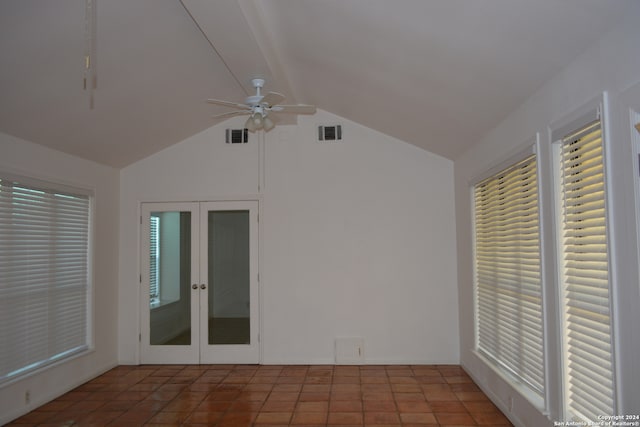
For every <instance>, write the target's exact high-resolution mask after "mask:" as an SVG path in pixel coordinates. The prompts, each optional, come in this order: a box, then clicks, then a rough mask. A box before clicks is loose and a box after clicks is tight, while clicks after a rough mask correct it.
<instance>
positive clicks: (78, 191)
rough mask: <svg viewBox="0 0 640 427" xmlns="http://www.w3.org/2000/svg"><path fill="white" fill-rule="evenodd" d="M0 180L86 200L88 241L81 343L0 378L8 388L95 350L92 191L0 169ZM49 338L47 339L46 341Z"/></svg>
mask: <svg viewBox="0 0 640 427" xmlns="http://www.w3.org/2000/svg"><path fill="white" fill-rule="evenodd" d="M0 179H1V180H7V181H14V182H17V183H18V184H19V186H23V187H24V188H30V189H34V190H37V191H44V192H50V193H60V194H67V195H73V196H79V197H86V199H87V236H86V237H87V240H86V246H87V249H86V284H85V298H84V300H85V303H84V311H85V315H84V321H85V331H84V332H85V337H84V343H83V345H81V346H78V348H77V349H76V350H73V351H71V350H67V351H63V352H60V353H58V354H56V355H54V356H52V357H49V358H48V359H43V360H41V361H39V362H36V363H33V364H32V365H34V366H32V367H30V366H31V365H28V366H25V367H24V368H23V369H22V372H19V373H17V374H15V375H12V376H10V377H6V378H4V379H0V388H4V387H7V386H10V385H12V384H14V383H16V382H19V381H22V380H24V379H25V378H29V377H32V376H34V375H38V374H40V373H42V372H44V371H47V370H49V369H51V368H53V367H55V366H58V365H61V364H64V363H67V362H69V361H72V360H74V359H77V358H79V357H83V356H85V355H87V354H89V353H92V352H93V351H95V342H94V335H95V331H94V319H93V316H94V309H95V301H94V252H95V251H94V241H95V239H94V236H95V190H94V189H93V188H87V187H81V186H77V185H74V184H68V183H62V182H60V181H57V180H55V179H49V178H45V179H43V178H37V177H33V176H28V175H23V174H21V173H14V172H12V171H10V170H6V169H1V170H0ZM48 339H50V338H48Z"/></svg>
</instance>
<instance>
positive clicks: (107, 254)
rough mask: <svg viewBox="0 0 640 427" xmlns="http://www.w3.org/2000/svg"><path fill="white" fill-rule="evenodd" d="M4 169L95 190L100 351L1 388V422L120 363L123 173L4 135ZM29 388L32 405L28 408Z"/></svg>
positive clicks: (0, 165)
mask: <svg viewBox="0 0 640 427" xmlns="http://www.w3.org/2000/svg"><path fill="white" fill-rule="evenodd" d="M0 153H2V155H1V156H0V171H5V172H12V173H15V174H20V175H24V176H29V177H33V178H38V179H42V180H48V181H51V182H57V183H61V184H67V185H72V186H75V187H81V188H89V189H93V191H94V196H95V205H94V206H95V216H94V222H95V223H94V246H93V251H94V252H93V304H94V309H93V318H92V319H93V340H94V350H93V351H91V352H90V353H89V354H86V355H83V356H80V357H77V358H75V359H73V360H71V361H66V362H62V363H60V364H58V365H56V366H54V367H51V368H49V369H47V370H45V371H43V372H41V373H37V374H33V375H31V376H29V377H27V378H25V379H23V380H20V381H17V382H15V383H13V384H10V385H8V386H5V387H2V388H0V424H4V423H5V422H8V421H9V420H11V419H13V418H16V417H18V416H20V415H22V414H24V413H26V412H28V411H30V410H32V409H34V408H36V407H37V406H40V405H42V404H43V403H45V402H47V401H49V400H51V399H53V398H55V397H57V396H59V395H60V394H62V393H64V392H66V391H68V390H70V389H72V388H74V387H76V386H78V385H80V384H82V383H83V382H85V381H87V380H89V379H91V378H93V377H95V376H96V375H98V374H100V373H102V372H104V371H105V370H107V369H109V368H112V367H113V366H115V365H116V363H117V346H118V342H117V338H116V332H117V331H116V324H117V321H116V316H117V307H116V305H117V290H118V287H117V281H118V275H117V271H118V255H117V251H118V237H117V236H118V213H119V210H118V203H119V200H118V171H116V170H114V169H112V168H109V167H106V166H102V165H98V164H96V163H93V162H89V161H86V160H82V159H79V158H77V157H73V156H69V155H66V154H63V153H60V152H57V151H53V150H50V149H48V148H45V147H42V146H39V145H36V144H32V143H30V142H27V141H24V140H20V139H18V138H15V137H12V136H9V135H6V134H2V133H0ZM27 390H29V391H30V394H31V403H30V404H25V392H26V391H27Z"/></svg>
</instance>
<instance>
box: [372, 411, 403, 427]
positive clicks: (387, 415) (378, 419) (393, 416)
mask: <svg viewBox="0 0 640 427" xmlns="http://www.w3.org/2000/svg"><path fill="white" fill-rule="evenodd" d="M364 423H365V424H366V425H374V424H375V425H386V424H399V423H400V417H399V415H398V413H397V412H365V413H364Z"/></svg>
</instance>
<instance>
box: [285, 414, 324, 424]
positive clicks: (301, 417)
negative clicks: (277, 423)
mask: <svg viewBox="0 0 640 427" xmlns="http://www.w3.org/2000/svg"><path fill="white" fill-rule="evenodd" d="M327 416H328V415H327V412H298V411H296V412H294V414H293V418H292V419H291V424H293V425H322V424H326V422H327Z"/></svg>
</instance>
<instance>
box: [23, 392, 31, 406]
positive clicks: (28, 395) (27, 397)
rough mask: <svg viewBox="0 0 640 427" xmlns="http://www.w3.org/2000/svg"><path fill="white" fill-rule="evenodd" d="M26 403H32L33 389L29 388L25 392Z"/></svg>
mask: <svg viewBox="0 0 640 427" xmlns="http://www.w3.org/2000/svg"><path fill="white" fill-rule="evenodd" d="M24 403H25V405H28V404H29V403H31V391H30V390H27V391H25V392H24Z"/></svg>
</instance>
